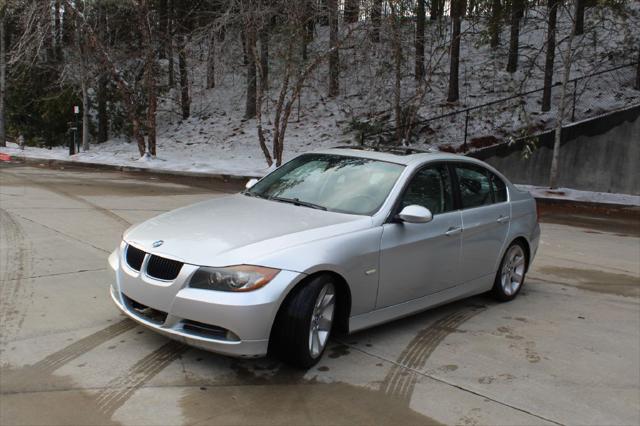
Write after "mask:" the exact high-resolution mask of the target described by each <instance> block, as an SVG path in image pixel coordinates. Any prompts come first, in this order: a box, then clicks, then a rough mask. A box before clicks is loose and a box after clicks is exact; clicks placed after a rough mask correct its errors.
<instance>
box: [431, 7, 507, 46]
mask: <svg viewBox="0 0 640 426" xmlns="http://www.w3.org/2000/svg"><path fill="white" fill-rule="evenodd" d="M433 1H435V0H433ZM501 29H502V4H501V3H500V0H491V18H490V20H489V34H490V35H491V41H490V45H491V47H498V45H499V44H500V30H501Z"/></svg>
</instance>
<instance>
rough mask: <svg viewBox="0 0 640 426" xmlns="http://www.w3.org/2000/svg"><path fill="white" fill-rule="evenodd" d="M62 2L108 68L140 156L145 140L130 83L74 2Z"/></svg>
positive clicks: (88, 44) (144, 146) (100, 62)
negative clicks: (76, 19) (121, 100)
mask: <svg viewBox="0 0 640 426" xmlns="http://www.w3.org/2000/svg"><path fill="white" fill-rule="evenodd" d="M63 2H64V7H65V11H67V12H68V13H70V14H71V15H73V17H74V18H78V21H77V22H78V23H79V25H81V27H82V30H83V32H84V35H85V37H86V43H87V46H88V47H89V48H91V49H92V50H93V53H94V54H95V55H96V57H97V60H98V62H99V66H100V67H102V68H103V69H105V70H108V71H109V73H110V74H111V77H112V79H113V81H114V82H115V84H116V87H117V88H118V91H119V92H120V95H121V96H122V98H123V102H122V103H123V106H124V108H125V111H126V113H127V118H128V119H129V121H130V123H131V133H132V135H133V138H134V139H135V140H136V142H137V144H138V152H139V153H140V156H141V157H142V156H143V155H144V154H145V152H146V142H145V139H144V135H143V134H142V122H141V120H140V117H139V116H138V111H137V106H138V104H137V102H136V99H135V96H134V93H133V91H132V88H131V84H130V83H129V82H128V81H127V80H126V79H125V78H124V76H123V73H122V72H121V71H120V69H119V68H118V66H117V65H116V64H115V62H114V61H113V59H112V58H111V55H110V54H109V52H108V51H107V50H106V48H105V46H104V45H103V44H102V43H101V42H100V40H99V38H98V36H97V35H96V33H95V32H94V31H93V29H92V28H91V26H90V25H89V24H88V22H87V20H86V18H85V16H84V14H83V13H82V12H80V11H79V10H78V9H77V8H76V4H75V3H74V2H72V0H63ZM63 22H64V21H63Z"/></svg>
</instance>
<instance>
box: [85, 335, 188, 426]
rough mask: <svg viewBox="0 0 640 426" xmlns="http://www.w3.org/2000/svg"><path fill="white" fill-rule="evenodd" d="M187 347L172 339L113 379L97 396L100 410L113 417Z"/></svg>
mask: <svg viewBox="0 0 640 426" xmlns="http://www.w3.org/2000/svg"><path fill="white" fill-rule="evenodd" d="M187 349H188V346H187V345H185V344H184V343H180V342H177V341H174V340H171V341H169V342H167V343H165V344H164V345H162V346H160V347H159V348H158V349H156V350H155V351H153V352H151V353H150V354H148V355H147V356H145V357H144V358H142V359H141V360H139V361H138V362H136V363H135V364H134V365H133V366H132V367H131V368H130V369H129V370H127V371H126V372H124V373H123V374H121V375H120V376H118V377H115V378H114V379H112V380H111V381H110V382H109V383H108V384H107V386H106V387H105V388H104V389H102V390H101V391H100V392H99V393H98V395H97V396H96V403H97V406H98V409H99V410H100V412H101V413H102V414H104V415H106V416H109V417H111V416H112V415H113V414H114V413H115V412H116V410H117V409H118V408H120V407H121V406H122V405H124V403H125V402H127V400H128V399H129V398H131V396H132V395H133V394H134V393H135V392H136V391H137V390H138V389H139V388H140V387H142V386H143V385H144V384H145V383H147V382H148V381H149V380H151V379H152V378H153V377H155V376H156V375H157V374H158V373H160V372H161V371H162V370H164V369H165V368H166V367H168V366H169V364H171V363H172V362H173V361H175V360H177V359H179V358H180V357H181V356H182V354H184V353H185V352H186V351H187Z"/></svg>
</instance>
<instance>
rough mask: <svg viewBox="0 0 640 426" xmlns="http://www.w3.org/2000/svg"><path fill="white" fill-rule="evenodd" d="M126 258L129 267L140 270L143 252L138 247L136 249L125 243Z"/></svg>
mask: <svg viewBox="0 0 640 426" xmlns="http://www.w3.org/2000/svg"><path fill="white" fill-rule="evenodd" d="M126 250H127V251H126V253H125V255H126V259H127V264H128V265H129V266H130V267H131V269H133V270H136V271H138V272H140V268H141V267H142V261H143V260H144V256H145V254H146V253H145V252H143V251H142V250H140V249H137V248H135V247H133V246H131V245H127V248H126Z"/></svg>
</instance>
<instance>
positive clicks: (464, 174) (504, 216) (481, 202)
mask: <svg viewBox="0 0 640 426" xmlns="http://www.w3.org/2000/svg"><path fill="white" fill-rule="evenodd" d="M453 168H454V169H455V177H456V181H457V182H456V185H457V188H458V195H459V203H460V207H461V208H462V248H461V256H460V282H461V283H465V282H468V281H471V280H473V279H477V278H480V277H483V276H486V275H493V274H495V272H496V268H497V265H498V261H499V257H500V254H501V252H502V248H503V245H504V244H505V239H506V238H507V233H508V231H509V222H510V220H511V219H510V214H511V209H510V207H509V203H508V200H507V189H506V186H505V183H504V182H503V181H502V179H500V178H499V177H498V176H496V175H495V174H494V173H492V172H491V171H490V170H488V169H486V168H484V167H482V166H479V165H475V164H471V163H455V164H454V166H453Z"/></svg>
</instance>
